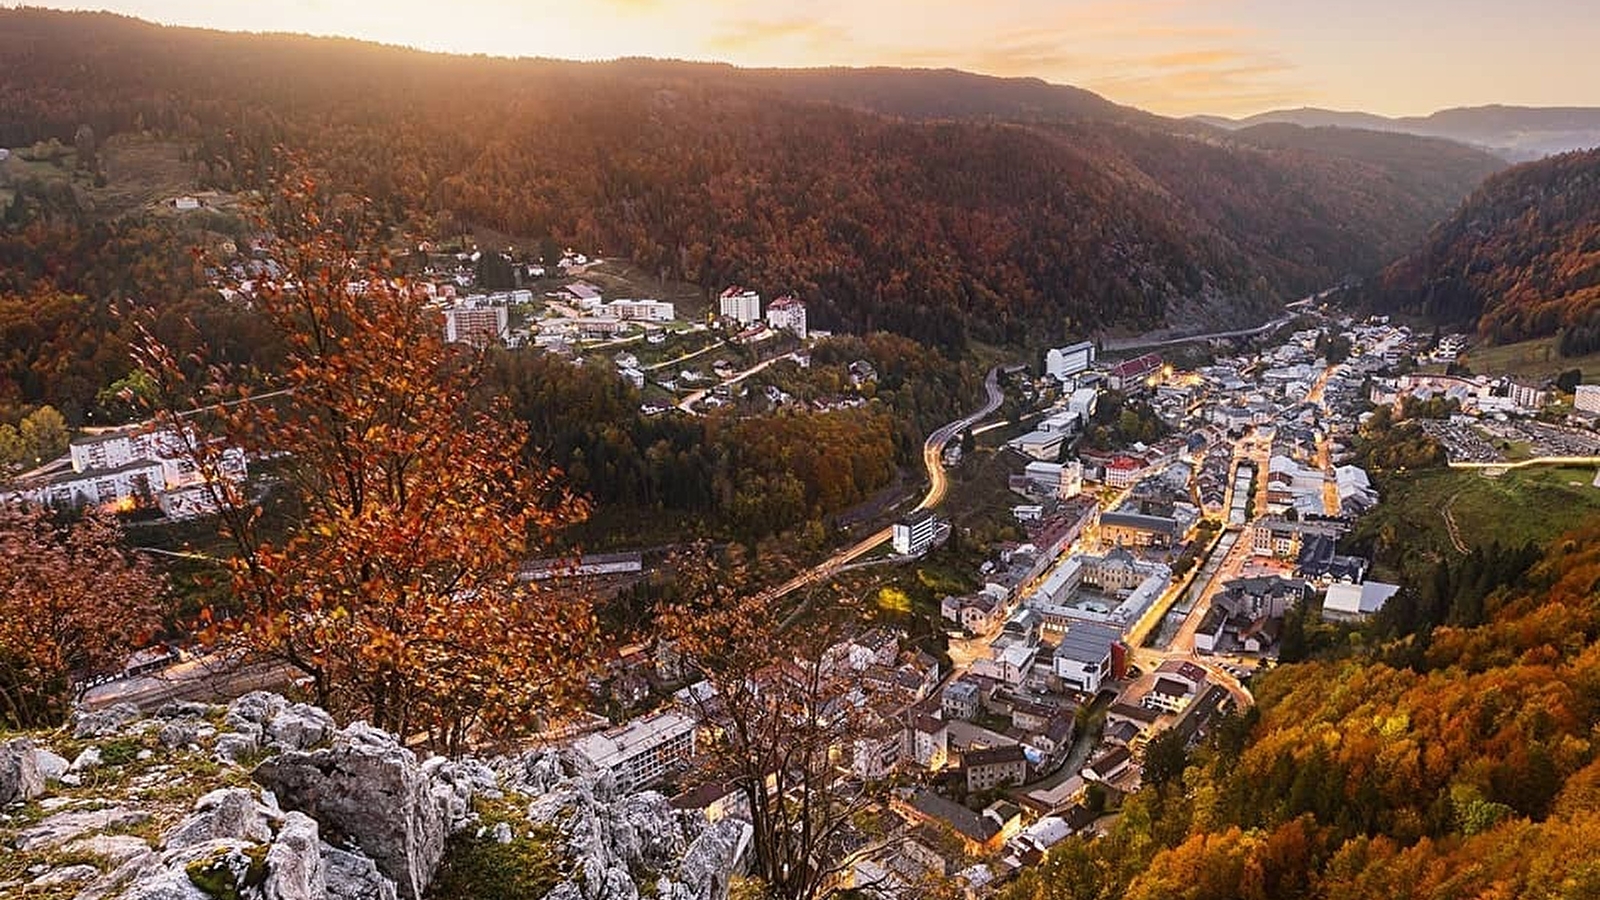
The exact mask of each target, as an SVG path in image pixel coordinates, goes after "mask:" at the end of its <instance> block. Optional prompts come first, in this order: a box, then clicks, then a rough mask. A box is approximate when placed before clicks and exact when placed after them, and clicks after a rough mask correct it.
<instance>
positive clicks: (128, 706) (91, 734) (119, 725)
mask: <svg viewBox="0 0 1600 900" xmlns="http://www.w3.org/2000/svg"><path fill="white" fill-rule="evenodd" d="M141 717H142V714H141V713H140V712H139V707H137V706H134V705H133V704H132V703H116V704H113V705H111V706H108V707H106V708H105V709H97V710H95V711H94V712H86V713H79V714H78V721H77V724H76V726H74V727H73V729H72V736H73V737H75V738H78V739H79V740H82V739H83V738H97V737H109V736H111V735H114V734H117V733H118V732H120V731H122V729H123V727H125V726H126V725H128V723H130V722H136V721H138V720H139V719H140V718H141Z"/></svg>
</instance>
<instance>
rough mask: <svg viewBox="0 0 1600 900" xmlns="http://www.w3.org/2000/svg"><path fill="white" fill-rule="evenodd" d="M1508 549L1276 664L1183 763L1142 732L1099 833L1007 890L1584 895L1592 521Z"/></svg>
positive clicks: (1592, 833)
mask: <svg viewBox="0 0 1600 900" xmlns="http://www.w3.org/2000/svg"><path fill="white" fill-rule="evenodd" d="M1504 562H1505V564H1502V563H1501V562H1500V561H1496V562H1495V563H1494V564H1492V565H1488V566H1485V567H1482V568H1481V569H1479V570H1478V571H1477V572H1476V573H1474V574H1472V575H1471V577H1469V578H1468V579H1467V581H1469V582H1474V583H1469V584H1463V585H1458V587H1459V588H1460V589H1461V590H1463V591H1466V592H1468V593H1472V594H1474V595H1475V596H1476V597H1477V598H1478V600H1479V602H1481V604H1482V606H1481V609H1480V608H1474V609H1473V610H1470V611H1467V612H1462V611H1460V610H1456V609H1445V608H1443V607H1441V608H1440V609H1438V610H1435V611H1434V613H1433V614H1431V615H1428V614H1425V615H1422V616H1420V617H1416V616H1415V615H1414V614H1415V613H1416V609H1415V607H1413V608H1411V609H1410V610H1409V612H1408V613H1407V615H1406V616H1402V617H1401V619H1403V620H1404V621H1403V622H1402V621H1400V620H1391V621H1389V622H1383V623H1379V624H1378V625H1377V626H1375V627H1374V628H1373V629H1372V630H1370V631H1368V632H1367V633H1365V634H1364V635H1361V636H1359V637H1357V638H1355V639H1352V640H1350V641H1349V644H1348V647H1347V649H1346V650H1345V651H1344V652H1343V653H1338V652H1331V651H1330V653H1329V656H1328V658H1326V659H1324V660H1323V661H1319V662H1311V663H1301V664H1296V665H1286V666H1282V667H1279V668H1278V669H1276V670H1274V671H1273V672H1272V673H1271V674H1270V675H1268V676H1267V677H1266V678H1265V679H1264V680H1262V682H1261V683H1260V684H1257V685H1256V692H1257V699H1258V701H1259V704H1260V705H1259V706H1258V707H1257V709H1256V710H1254V711H1252V712H1251V713H1250V714H1249V715H1248V716H1247V717H1243V718H1235V719H1233V720H1232V721H1230V722H1227V723H1225V724H1224V725H1222V726H1219V727H1218V729H1217V733H1216V734H1215V735H1214V736H1213V739H1212V740H1211V742H1210V743H1209V744H1208V745H1207V746H1206V747H1205V748H1203V749H1202V750H1200V751H1198V752H1196V753H1195V754H1194V755H1192V756H1191V757H1190V758H1188V759H1187V760H1185V759H1184V758H1183V756H1182V753H1181V749H1177V748H1174V747H1170V746H1169V747H1162V748H1160V749H1158V744H1156V743H1152V745H1151V748H1150V750H1149V751H1148V752H1147V761H1146V774H1147V781H1148V782H1154V786H1153V787H1151V788H1149V789H1147V790H1146V791H1144V792H1143V793H1141V794H1139V795H1137V796H1136V797H1135V798H1134V799H1132V800H1131V801H1130V802H1129V803H1128V805H1127V806H1126V808H1125V810H1124V813H1123V815H1122V817H1121V819H1120V821H1119V822H1118V823H1117V825H1116V826H1115V827H1114V829H1113V832H1112V834H1111V836H1110V837H1109V838H1107V839H1104V840H1101V841H1098V842H1095V843H1072V844H1069V845H1066V846H1065V848H1064V849H1057V850H1055V851H1052V854H1051V857H1050V860H1049V862H1048V863H1046V865H1045V866H1043V867H1042V868H1041V869H1039V870H1037V871H1036V872H1030V873H1028V874H1025V875H1024V876H1023V877H1022V879H1021V880H1020V881H1019V882H1018V883H1016V884H1015V885H1013V886H1011V887H1010V888H1009V890H1008V891H1007V893H1006V896H1007V897H1008V898H1010V900H1022V898H1028V900H1034V898H1037V900H1047V898H1048V900H1058V898H1059V900H1065V898H1071V900H1087V898H1107V900H1109V898H1133V900H1145V898H1150V900H1156V898H1161V900H1172V898H1186V900H1223V898H1244V900H1256V898H1259V900H1269V898H1270V900H1295V898H1339V900H1367V898H1371V900H1378V898H1417V900H1422V898H1428V900H1458V898H1464V897H1550V898H1580V897H1593V896H1596V895H1597V893H1600V858H1597V857H1596V855H1595V852H1594V848H1595V847H1596V846H1600V753H1597V749H1600V748H1597V747H1596V745H1595V736H1596V733H1597V732H1596V728H1597V727H1600V642H1597V640H1600V604H1597V601H1596V598H1597V597H1600V530H1596V529H1595V528H1592V527H1591V528H1589V529H1588V530H1586V531H1583V532H1580V533H1577V534H1573V535H1569V536H1568V537H1567V538H1565V539H1561V540H1557V541H1556V542H1554V544H1553V546H1552V547H1551V548H1550V549H1549V551H1548V553H1547V554H1546V555H1545V556H1544V558H1543V559H1540V560H1537V561H1536V562H1534V563H1533V564H1532V565H1531V567H1525V566H1524V564H1525V563H1526V562H1527V559H1526V558H1523V559H1521V560H1517V554H1510V555H1508V556H1507V557H1506V558H1505V561H1504ZM1463 572H1465V570H1463ZM1447 600H1448V598H1447ZM1447 623H1448V624H1447ZM1405 624H1410V625H1412V626H1414V627H1415V630H1414V631H1411V632H1407V631H1406V630H1405V628H1404V627H1402V626H1404V625H1405ZM1397 629H1398V630H1397ZM1362 638H1365V639H1369V640H1381V641H1383V642H1384V643H1382V644H1381V645H1371V644H1366V641H1364V640H1363V639H1362ZM1175 750H1176V752H1174V751H1175ZM1152 756H1153V757H1154V758H1156V759H1157V760H1158V762H1155V763H1152V762H1151V758H1152Z"/></svg>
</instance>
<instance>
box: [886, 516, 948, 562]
mask: <svg viewBox="0 0 1600 900" xmlns="http://www.w3.org/2000/svg"><path fill="white" fill-rule="evenodd" d="M938 528H939V521H938V519H936V518H935V517H934V515H933V511H932V510H928V509H923V510H918V511H917V512H914V513H912V514H911V515H910V516H907V517H906V518H905V519H902V520H901V521H899V522H896V523H894V531H893V533H892V535H891V538H892V543H893V544H894V552H896V553H898V554H900V555H901V556H921V555H922V554H924V553H926V552H928V548H929V547H932V546H933V538H934V535H935V534H936V533H937V531H938Z"/></svg>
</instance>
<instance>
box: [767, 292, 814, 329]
mask: <svg viewBox="0 0 1600 900" xmlns="http://www.w3.org/2000/svg"><path fill="white" fill-rule="evenodd" d="M767 325H768V326H769V327H771V328H772V329H773V330H774V331H782V330H784V329H786V328H787V329H788V330H790V331H792V332H794V334H795V336H796V337H800V338H804V337H805V336H806V305H805V304H804V303H802V302H800V301H799V300H796V299H795V298H793V297H787V296H785V297H779V298H778V299H776V300H774V301H772V302H771V303H770V304H768V305H767Z"/></svg>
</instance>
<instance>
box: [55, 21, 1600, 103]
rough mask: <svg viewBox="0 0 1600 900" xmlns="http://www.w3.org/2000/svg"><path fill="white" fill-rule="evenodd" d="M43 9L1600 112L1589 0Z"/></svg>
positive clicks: (496, 45) (522, 50)
mask: <svg viewBox="0 0 1600 900" xmlns="http://www.w3.org/2000/svg"><path fill="white" fill-rule="evenodd" d="M44 5H47V6H53V7H60V8H79V9H102V8H108V9H110V10H112V11H114V12H121V13H126V14H129V15H135V16H139V17H142V18H146V19H151V20H154V21H159V22H164V23H169V24H183V25H198V26H204V27H211V28H222V29H230V30H249V31H292V32H304V33H311V34H322V35H343V36H350V37H358V38H363V39H368V40H377V41H383V42H388V43H396V44H404V45H408V46H415V47H420V48H423V49H430V50H442V51H449V52H462V53H487V54H494V55H506V56H549V57H558V58H567V59H608V58H614V57H619V56H652V57H677V58H685V59H696V60H719V61H726V62H731V63H734V64H736V65H742V66H782V67H797V66H833V65H848V66H869V65H884V66H912V67H928V68H943V67H950V68H959V69H965V70H969V71H975V72H981V73H986V74H993V75H1005V76H1032V77H1038V78H1042V79H1045V80H1047V81H1051V82H1060V83H1068V84H1074V85H1078V86H1081V87H1085V88H1088V89H1090V90H1093V91H1096V92H1098V93H1101V94H1104V95H1105V96H1107V97H1108V98H1110V99H1112V100H1114V101H1116V102H1119V103H1125V104H1131V105H1134V106H1138V107H1141V108H1144V109H1148V110H1151V111H1153V112H1157V113H1161V114H1164V115H1175V116H1186V115H1195V114H1202V113H1204V114H1215V115H1227V116H1234V117H1237V116H1245V115H1251V114H1254V113H1258V112H1262V111H1264V110H1272V109H1281V108H1290V107H1300V106H1318V107H1331V108H1337V109H1359V110H1363V111H1366V112H1370V113H1378V114H1383V115H1389V116H1399V115H1425V114H1427V113H1431V112H1433V111H1435V110H1439V109H1444V108H1448V107H1455V106H1475V105H1480V104H1485V103H1503V104H1518V105H1527V106H1590V105H1600V55H1597V54H1595V53H1594V52H1593V48H1594V47H1595V46H1596V44H1597V43H1600V17H1596V16H1595V15H1594V14H1593V13H1594V9H1593V5H1592V3H1590V2H1588V0H1524V2H1521V3H1516V4H1510V3H1503V2H1483V0H1412V2H1406V3H1393V2H1383V0H1350V2H1346V3H1333V4H1330V3H1324V2H1318V0H1224V2H1210V0H1206V2H1202V0H1151V2H1142V0H1141V2H1112V0H998V2H993V3H984V4H973V3H967V2H958V0H871V2H868V3H859V2H846V0H801V2H794V0H591V2H589V3H583V4H574V3H569V2H564V0H458V2H456V3H453V4H451V5H450V6H449V12H448V14H447V15H446V14H441V8H440V7H439V6H438V5H437V4H433V3H425V2H422V0H381V2H380V0H341V2H338V3H328V2H324V0H284V2H280V3H275V4H259V3H243V2H238V0H89V2H83V3H72V2H67V3H61V2H52V3H46V4H44ZM1557 63H1559V64H1557Z"/></svg>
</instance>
